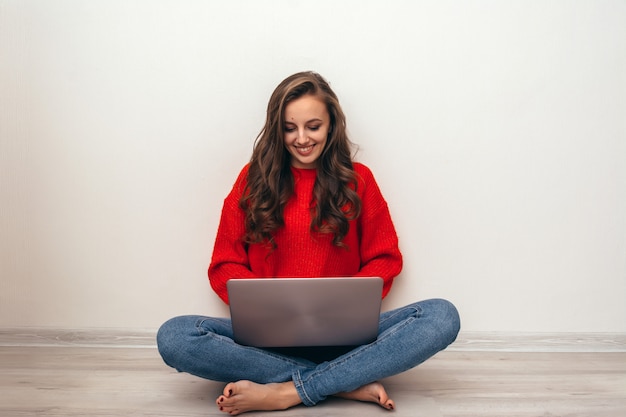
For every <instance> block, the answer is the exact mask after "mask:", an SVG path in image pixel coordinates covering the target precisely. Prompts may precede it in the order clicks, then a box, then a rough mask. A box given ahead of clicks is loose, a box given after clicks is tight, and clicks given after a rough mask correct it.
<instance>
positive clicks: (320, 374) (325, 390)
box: [157, 299, 460, 406]
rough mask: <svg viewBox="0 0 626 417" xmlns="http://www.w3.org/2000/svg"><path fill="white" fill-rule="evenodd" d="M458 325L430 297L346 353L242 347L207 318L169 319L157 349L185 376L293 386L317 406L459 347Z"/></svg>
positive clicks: (221, 322) (395, 314)
mask: <svg viewBox="0 0 626 417" xmlns="http://www.w3.org/2000/svg"><path fill="white" fill-rule="evenodd" d="M459 328H460V320H459V315H458V312H457V310H456V308H455V307H454V306H453V305H452V304H451V303H450V302H448V301H446V300H441V299H432V300H426V301H421V302H417V303H414V304H410V305H408V306H406V307H402V308H398V309H395V310H391V311H387V312H384V313H382V314H381V316H380V325H379V334H378V338H377V339H376V340H375V341H374V342H372V343H370V344H367V345H363V346H357V347H353V348H350V349H346V351H344V352H341V351H338V350H337V349H330V350H326V351H325V349H324V348H309V349H260V348H254V347H249V346H242V345H239V344H237V343H235V342H234V341H233V334H232V327H231V324H230V320H229V319H224V318H211V317H201V316H181V317H175V318H173V319H171V320H169V321H167V322H166V323H165V324H163V326H161V328H160V329H159V332H158V335H157V344H158V347H159V353H160V354H161V356H162V358H163V360H164V361H165V363H166V364H167V365H169V366H171V367H173V368H175V369H177V370H178V371H180V372H187V373H190V374H193V375H196V376H199V377H202V378H206V379H210V380H214V381H222V382H232V381H240V380H244V379H247V380H250V381H253V382H257V383H262V384H266V383H271V382H286V381H293V382H294V384H295V386H296V389H297V391H298V394H299V396H300V399H301V400H302V403H303V404H305V405H308V406H311V405H314V404H316V403H318V402H319V401H322V400H324V399H325V398H326V397H327V396H329V395H333V394H336V393H339V392H348V391H353V390H355V389H357V388H359V387H362V386H363V385H366V384H369V383H371V382H374V381H377V380H380V379H382V378H386V377H389V376H392V375H396V374H398V373H400V372H404V371H406V370H409V369H411V368H413V367H415V366H417V365H419V364H420V363H422V362H424V361H425V360H426V359H428V358H430V357H431V356H433V355H434V354H435V353H437V352H439V351H441V350H443V349H445V348H446V347H447V346H448V345H449V344H451V343H452V342H454V340H455V339H456V336H457V334H458V332H459ZM324 356H326V357H324Z"/></svg>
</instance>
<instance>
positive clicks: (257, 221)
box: [239, 71, 361, 248]
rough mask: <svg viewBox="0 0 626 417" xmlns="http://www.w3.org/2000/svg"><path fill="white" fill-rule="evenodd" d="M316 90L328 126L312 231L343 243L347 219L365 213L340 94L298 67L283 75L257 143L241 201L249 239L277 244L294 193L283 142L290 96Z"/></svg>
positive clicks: (272, 244)
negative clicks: (285, 209)
mask: <svg viewBox="0 0 626 417" xmlns="http://www.w3.org/2000/svg"><path fill="white" fill-rule="evenodd" d="M304 95H314V96H315V97H317V98H319V99H321V100H322V101H323V102H324V103H326V108H327V110H328V114H329V116H330V128H329V131H328V138H327V141H326V146H325V148H324V151H323V152H322V154H321V155H320V157H319V159H318V160H317V177H316V180H315V186H314V188H313V201H311V211H312V216H311V232H321V233H332V234H333V244H334V245H337V246H344V245H343V243H342V240H343V238H344V237H345V235H346V234H347V233H348V229H349V223H348V222H349V221H350V220H353V219H356V218H357V217H358V216H359V214H360V213H361V200H360V198H359V196H358V195H357V193H356V186H357V181H356V174H355V172H354V168H353V165H352V146H353V145H352V143H351V142H350V140H349V138H348V135H347V132H346V118H345V115H344V113H343V110H342V109H341V106H340V105H339V100H338V99H337V95H336V94H335V93H334V92H333V90H332V89H331V88H330V85H329V84H328V82H326V80H325V79H324V78H323V77H322V76H320V75H319V74H317V73H315V72H310V71H307V72H300V73H297V74H293V75H291V76H289V77H287V78H286V79H285V80H283V81H282V82H281V83H280V84H279V85H278V87H276V89H275V90H274V92H273V93H272V96H271V97H270V100H269V103H268V105H267V116H266V119H265V126H264V127H263V129H262V130H261V132H260V133H259V135H258V136H257V138H256V141H255V143H254V150H253V152H252V157H251V159H250V164H249V170H248V178H247V185H246V189H245V191H244V193H243V195H242V197H241V200H240V202H239V205H240V207H241V208H242V209H243V210H245V212H246V235H245V236H244V241H245V242H247V243H267V244H269V245H270V246H271V247H272V248H275V247H276V243H275V242H274V239H273V232H274V231H275V230H277V229H279V228H280V227H282V226H283V225H284V218H283V212H284V208H285V205H286V204H287V201H288V200H289V198H290V197H291V195H292V194H293V188H294V180H293V175H292V173H291V156H290V155H289V152H288V151H287V149H286V148H285V145H284V111H285V107H286V106H287V104H288V103H290V102H291V101H293V100H295V99H297V98H300V97H302V96H304Z"/></svg>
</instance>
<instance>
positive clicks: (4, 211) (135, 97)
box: [0, 0, 626, 332]
mask: <svg viewBox="0 0 626 417" xmlns="http://www.w3.org/2000/svg"><path fill="white" fill-rule="evenodd" d="M625 22H626V3H625V2H623V1H617V0H616V1H596V0H594V1H586V2H584V1H569V0H562V1H506V2H503V1H472V2H464V1H432V2H424V1H391V2H386V1H380V0H378V1H363V0H359V1H356V0H355V1H339V2H335V1H330V0H318V1H316V2H314V3H310V2H303V1H290V0H273V1H253V0H249V1H242V0H239V1H178V0H177V1H173V0H172V1H154V0H136V1H111V0H106V1H104V0H102V1H80V0H67V1H45V0H40V1H17V0H0V106H1V107H0V198H1V208H0V210H1V211H0V261H1V266H0V278H1V283H0V326H3V327H6V326H46V327H54V326H60V327H122V328H139V327H145V328H156V327H157V326H158V325H159V324H160V323H161V322H162V321H164V320H165V319H167V318H168V317H170V316H173V315H177V314H184V313H202V314H225V312H226V309H225V308H224V307H223V306H222V305H221V304H220V301H219V300H218V298H217V297H216V296H215V295H213V294H212V292H211V290H210V287H209V284H208V281H207V278H206V267H207V265H208V263H209V260H210V255H211V249H212V241H213V238H214V235H215V231H216V228H217V221H218V218H219V212H220V209H221V204H222V200H223V198H224V197H225V195H226V194H227V192H228V190H229V189H230V186H231V184H232V182H233V180H234V178H235V176H236V174H237V172H238V171H239V169H240V168H241V166H242V165H243V164H244V163H245V162H246V161H247V159H248V158H249V156H250V152H251V147H252V143H253V140H254V137H255V136H256V134H257V133H258V131H259V129H260V128H261V125H262V123H263V119H264V112H265V106H266V103H267V100H268V98H269V95H270V93H271V91H272V90H273V88H274V87H275V86H276V84H277V83H278V82H280V81H281V80H282V79H283V78H284V77H286V76H287V75H290V74H291V73H293V72H296V71H300V70H304V69H313V70H317V71H319V72H320V73H321V74H323V75H324V76H325V77H326V78H328V79H329V80H330V82H331V83H332V85H333V86H334V88H335V89H336V91H337V93H338V94H339V96H340V99H341V100H342V103H343V105H344V110H345V111H346V113H347V116H348V122H349V126H350V130H351V133H352V137H353V140H354V141H355V142H357V143H358V144H359V145H360V148H361V150H360V152H359V154H358V159H360V160H361V161H363V162H365V163H367V164H368V165H369V166H370V167H371V168H372V169H373V171H374V173H375V175H376V177H377V179H378V181H379V183H380V186H381V188H382V190H383V193H384V194H385V196H386V198H387V200H388V202H389V204H390V206H391V211H392V215H393V216H394V219H395V222H396V226H397V229H398V232H399V235H400V238H401V246H402V249H403V252H404V255H405V260H406V262H405V264H406V266H405V270H404V272H403V273H402V275H401V276H400V277H399V278H398V279H397V282H396V286H395V291H393V292H392V295H390V296H389V298H388V299H387V300H386V302H385V308H391V307H394V306H397V305H400V304H404V303H407V302H409V301H413V300H415V299H420V298H426V297H433V296H439V297H445V298H448V299H450V300H452V301H454V302H455V303H456V304H457V305H458V307H459V309H460V311H461V314H462V317H463V320H464V323H463V326H464V330H471V331H519V332H522V331H531V332H626V320H625V319H626V303H625V302H624V296H625V295H626V122H625V120H626V65H625V64H626V30H625V28H626V24H625Z"/></svg>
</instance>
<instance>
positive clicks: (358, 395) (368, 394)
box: [335, 382, 396, 410]
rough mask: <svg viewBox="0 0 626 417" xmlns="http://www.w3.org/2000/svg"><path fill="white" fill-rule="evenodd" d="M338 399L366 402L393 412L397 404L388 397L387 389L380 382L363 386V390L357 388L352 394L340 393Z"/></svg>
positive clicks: (337, 395)
mask: <svg viewBox="0 0 626 417" xmlns="http://www.w3.org/2000/svg"><path fill="white" fill-rule="evenodd" d="M335 396H336V397H341V398H346V399H348V400H357V401H366V402H372V403H376V404H378V405H380V406H381V407H383V408H386V409H387V410H393V409H395V407H396V404H395V403H394V402H393V400H392V399H390V398H389V395H387V391H385V387H383V384H381V383H380V382H372V383H371V384H367V385H363V386H362V387H361V388H357V389H355V390H354V391H350V392H340V393H338V394H335Z"/></svg>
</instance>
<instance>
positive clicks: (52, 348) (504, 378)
mask: <svg viewBox="0 0 626 417" xmlns="http://www.w3.org/2000/svg"><path fill="white" fill-rule="evenodd" d="M0 336H1V334H0ZM1 341H2V340H1V338H0V342H1ZM5 342H6V340H5ZM384 384H385V386H386V387H387V388H388V391H389V392H390V394H391V395H392V397H393V398H394V399H395V400H396V403H397V410H396V411H395V412H387V411H385V410H383V409H380V408H378V407H377V406H374V405H371V404H362V403H356V402H350V401H345V400H339V399H332V400H330V401H327V402H325V403H322V404H320V405H318V406H316V407H310V408H308V407H304V406H299V407H296V408H294V409H291V410H288V411H286V412H270V413H250V414H248V415H250V416H252V415H264V416H285V417H287V416H308V417H322V416H335V415H339V414H341V415H345V416H360V417H371V416H384V415H393V416H394V417H404V416H427V417H438V416H445V417H448V416H450V417H452V416H458V417H461V416H468V417H469V416H472V417H475V416H485V417H488V416H498V417H503V416H529V417H530V416H533V417H537V416H545V417H547V416H572V417H573V416H585V417H603V416H606V417H609V416H610V417H625V416H626V352H623V351H605V352H534V353H531V352H516V351H472V350H467V349H456V350H455V349H454V348H452V349H450V350H448V351H444V352H441V353H440V354H438V355H437V356H435V357H434V358H432V359H431V360H429V361H427V362H426V363H424V364H422V365H421V366H419V367H418V368H416V369H414V370H411V371H409V372H406V373H404V374H401V375H398V376H395V377H392V378H389V379H388V380H386V381H384ZM221 389H222V385H221V384H218V383H214V382H211V381H205V380H201V379H198V378H195V377H192V376H189V375H186V374H178V373H176V372H174V371H173V370H171V369H169V368H168V367H166V366H165V365H164V364H163V363H162V361H161V359H160V357H159V355H158V352H157V351H156V349H155V348H154V347H153V346H150V345H141V344H137V345H132V344H127V345H123V344H122V345H117V346H115V347H113V346H104V345H99V344H93V345H89V344H74V345H66V344H63V342H62V341H61V342H59V341H58V340H57V343H51V342H50V343H39V344H33V343H30V344H25V345H23V346H18V345H17V343H4V344H2V343H0V416H3V417H4V416H7V417H8V416H218V415H224V414H222V413H220V412H219V411H217V410H216V409H215V406H214V405H213V401H214V398H215V397H216V396H217V394H218V392H219V391H220V390H221Z"/></svg>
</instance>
